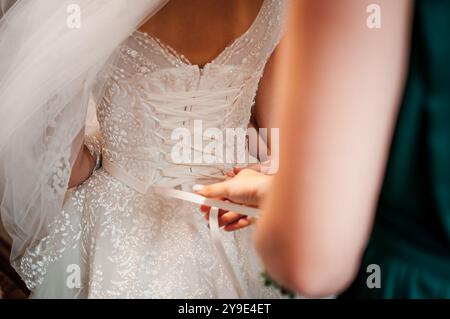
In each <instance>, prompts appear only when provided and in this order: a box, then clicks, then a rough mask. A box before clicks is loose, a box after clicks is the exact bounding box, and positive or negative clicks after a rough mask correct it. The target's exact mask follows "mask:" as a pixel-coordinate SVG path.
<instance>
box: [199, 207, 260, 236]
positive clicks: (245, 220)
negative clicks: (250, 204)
mask: <svg viewBox="0 0 450 319" xmlns="http://www.w3.org/2000/svg"><path fill="white" fill-rule="evenodd" d="M210 209H211V207H209V206H206V205H202V206H200V211H201V212H203V213H204V214H205V216H204V217H205V219H206V220H209V211H210ZM251 224H252V219H251V218H250V217H247V216H244V215H241V214H239V213H236V212H230V211H225V210H223V209H220V210H219V227H224V229H225V231H235V230H238V229H242V228H244V227H248V226H250V225H251Z"/></svg>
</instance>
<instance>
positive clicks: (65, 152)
mask: <svg viewBox="0 0 450 319" xmlns="http://www.w3.org/2000/svg"><path fill="white" fill-rule="evenodd" d="M168 1H169V0H133V1H128V0H94V1H92V0H18V1H16V2H15V3H14V4H13V5H12V7H11V8H10V9H9V10H8V11H7V13H6V14H5V16H3V18H1V19H0V212H1V220H2V222H3V224H4V226H5V228H6V229H7V231H8V233H9V234H10V236H11V238H12V239H13V246H12V253H11V262H12V265H13V266H14V267H16V269H18V268H20V267H19V265H20V260H21V258H22V256H23V255H24V254H25V253H26V251H27V250H28V249H30V248H31V247H34V246H35V245H36V244H37V243H38V242H39V241H40V240H41V239H42V238H43V237H45V236H46V234H48V233H49V232H50V230H51V229H50V228H51V227H52V226H51V225H52V221H53V220H54V219H55V217H56V216H57V214H60V213H61V209H62V206H63V201H64V196H65V193H66V191H67V185H68V180H69V177H70V173H71V167H72V165H73V162H74V159H75V157H76V155H77V153H78V151H79V149H80V147H81V145H82V143H83V139H84V134H85V127H86V123H87V122H89V121H90V119H89V118H87V113H88V112H87V109H88V105H89V104H94V105H95V103H96V101H97V100H98V99H99V98H100V97H101V96H102V90H103V86H104V84H105V80H106V79H107V77H108V68H107V65H109V64H111V63H110V62H111V61H113V60H114V59H115V58H116V56H117V50H116V49H117V47H118V46H119V45H120V43H121V42H122V41H124V40H125V39H126V38H127V37H128V36H129V35H130V34H131V33H132V32H133V31H134V30H136V29H137V28H138V27H139V26H140V25H141V24H142V23H143V22H144V21H146V20H147V19H148V18H149V17H151V16H152V15H153V14H155V13H156V12H157V11H158V10H159V9H160V8H162V7H163V6H164V5H165V4H166V3H167V2H168ZM12 2H14V0H0V8H2V9H5V8H8V7H9V6H10V5H11V3H12ZM72 14H79V20H78V22H79V24H78V25H77V24H76V23H75V24H74V25H72V24H71V23H70V20H68V19H71V15H72ZM75 22H76V21H75ZM19 273H20V271H19Z"/></svg>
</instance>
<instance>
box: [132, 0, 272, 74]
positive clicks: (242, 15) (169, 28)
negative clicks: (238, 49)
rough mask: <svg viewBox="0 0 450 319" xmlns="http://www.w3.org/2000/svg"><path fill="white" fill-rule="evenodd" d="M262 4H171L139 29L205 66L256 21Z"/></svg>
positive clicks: (255, 0)
mask: <svg viewBox="0 0 450 319" xmlns="http://www.w3.org/2000/svg"><path fill="white" fill-rule="evenodd" d="M262 3H263V0H246V1H242V0H208V1H205V0H189V1H186V0H171V1H169V3H168V4H167V5H166V6H165V7H164V8H163V9H161V10H160V11H159V12H158V13H157V14H156V15H155V16H153V17H152V18H151V19H150V20H149V21H147V23H145V24H144V25H143V26H142V28H141V29H140V30H141V31H143V32H147V33H149V34H152V35H154V36H156V37H158V38H159V39H160V40H161V41H163V42H164V43H166V44H168V45H170V46H171V47H173V48H174V49H175V50H176V51H177V52H178V53H182V54H183V55H184V56H186V58H187V59H188V60H189V61H191V62H192V63H194V64H197V65H200V66H202V65H205V64H206V63H208V62H210V61H211V60H213V59H214V58H215V57H216V56H217V55H218V54H220V52H222V51H223V49H224V48H225V47H226V46H227V45H229V44H230V43H231V42H233V41H234V40H235V39H236V38H238V37H239V36H240V35H242V34H243V33H245V31H246V30H248V28H249V27H250V26H251V24H252V23H253V22H254V20H255V19H256V17H257V15H258V12H259V11H260V9H261V6H262Z"/></svg>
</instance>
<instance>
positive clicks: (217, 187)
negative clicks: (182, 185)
mask: <svg viewBox="0 0 450 319" xmlns="http://www.w3.org/2000/svg"><path fill="white" fill-rule="evenodd" d="M227 186H228V184H227V181H225V182H223V183H217V184H211V185H208V186H204V187H202V188H196V189H194V191H195V192H196V193H197V194H199V195H202V196H205V197H209V198H225V197H227V194H228V187H227Z"/></svg>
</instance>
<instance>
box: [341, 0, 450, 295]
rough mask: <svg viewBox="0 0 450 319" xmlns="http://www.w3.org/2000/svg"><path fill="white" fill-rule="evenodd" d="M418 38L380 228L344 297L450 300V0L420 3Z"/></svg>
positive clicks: (377, 220) (380, 207) (377, 223)
mask: <svg viewBox="0 0 450 319" xmlns="http://www.w3.org/2000/svg"><path fill="white" fill-rule="evenodd" d="M412 38H413V43H412V53H411V62H410V70H409V76H408V80H407V84H406V89H405V94H404V98H403V103H402V106H401V109H400V113H399V118H398V121H397V127H396V130H395V134H394V139H393V143H392V148H391V152H390V158H389V161H388V166H387V170H386V175H385V179H384V183H383V187H382V191H381V194H380V199H379V203H378V209H377V213H376V218H375V224H374V228H373V232H372V235H371V238H370V241H369V244H368V246H367V248H366V252H365V255H364V257H363V261H362V266H361V269H360V272H359V274H358V276H357V278H356V279H355V281H354V282H353V284H352V286H351V287H350V288H349V289H348V290H347V291H346V292H345V293H344V294H343V295H342V296H341V297H348V298H450V0H418V1H416V8H415V17H414V28H413V37H412ZM372 264H374V265H378V266H379V267H380V268H379V270H380V272H378V271H377V270H373V268H370V267H369V269H368V266H369V265H372ZM377 274H378V275H380V276H379V279H380V280H379V282H378V283H377V282H376V277H374V276H377ZM371 275H373V276H371ZM368 281H369V285H368V284H367V282H368ZM369 286H370V287H371V288H369ZM374 286H375V287H374ZM377 287H378V288H377Z"/></svg>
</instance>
